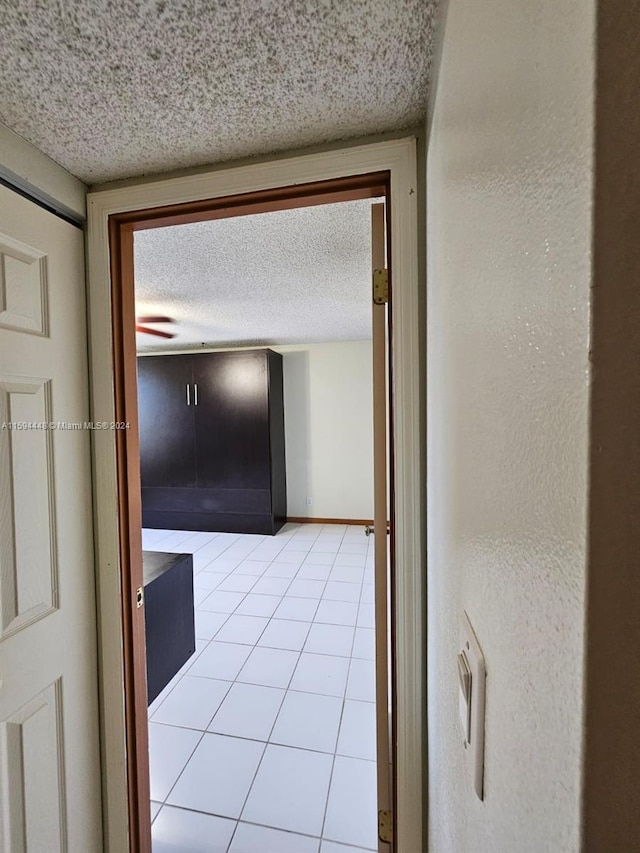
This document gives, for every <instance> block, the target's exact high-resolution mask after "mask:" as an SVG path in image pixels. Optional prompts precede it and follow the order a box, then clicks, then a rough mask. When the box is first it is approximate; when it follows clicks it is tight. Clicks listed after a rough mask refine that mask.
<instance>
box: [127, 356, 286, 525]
mask: <svg viewBox="0 0 640 853" xmlns="http://www.w3.org/2000/svg"><path fill="white" fill-rule="evenodd" d="M138 407H139V422H140V470H141V479H142V522H143V525H144V526H145V527H161V528H168V529H175V530H210V531H227V532H234V533H271V534H273V533H276V532H277V531H278V530H279V529H280V527H282V525H283V524H284V522H285V520H286V500H287V498H286V480H285V454H284V402H283V385H282V356H281V355H279V354H278V353H275V352H273V351H272V350H266V349H263V350H239V351H235V352H234V351H229V352H216V353H198V354H194V355H176V356H173V355H160V356H143V357H140V358H139V359H138Z"/></svg>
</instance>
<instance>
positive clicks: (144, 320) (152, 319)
mask: <svg viewBox="0 0 640 853" xmlns="http://www.w3.org/2000/svg"><path fill="white" fill-rule="evenodd" d="M173 322H174V321H173V318H172V317H136V323H173Z"/></svg>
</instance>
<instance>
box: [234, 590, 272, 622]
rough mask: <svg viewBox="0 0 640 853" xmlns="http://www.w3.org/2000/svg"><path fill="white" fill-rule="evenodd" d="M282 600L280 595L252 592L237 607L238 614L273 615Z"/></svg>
mask: <svg viewBox="0 0 640 853" xmlns="http://www.w3.org/2000/svg"><path fill="white" fill-rule="evenodd" d="M281 600H282V599H281V596H279V595H260V594H259V593H253V592H250V593H249V594H248V595H247V597H246V598H245V599H244V601H242V602H241V603H240V604H239V605H238V606H237V607H236V614H237V615H240V616H273V614H274V613H275V611H276V608H277V607H278V605H279V604H280V601H281Z"/></svg>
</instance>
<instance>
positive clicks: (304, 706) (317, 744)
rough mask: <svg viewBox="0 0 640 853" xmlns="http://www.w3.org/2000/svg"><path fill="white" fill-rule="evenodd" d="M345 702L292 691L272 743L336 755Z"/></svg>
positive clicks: (275, 728)
mask: <svg viewBox="0 0 640 853" xmlns="http://www.w3.org/2000/svg"><path fill="white" fill-rule="evenodd" d="M341 714H342V699H340V698H338V697H336V696H318V695H315V694H313V693H296V691H295V690H288V691H287V695H286V696H285V699H284V702H283V703H282V708H281V709H280V713H279V714H278V719H277V721H276V724H275V726H274V729H273V732H272V734H271V738H270V740H271V742H272V743H278V744H282V745H284V746H297V747H300V748H301V749H314V750H317V751H319V752H328V753H331V754H333V753H334V752H335V749H336V739H337V737H338V729H339V727H340V715H341Z"/></svg>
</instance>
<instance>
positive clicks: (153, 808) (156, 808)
mask: <svg viewBox="0 0 640 853" xmlns="http://www.w3.org/2000/svg"><path fill="white" fill-rule="evenodd" d="M161 808H162V803H156V802H154V801H153V800H151V823H153V821H154V820H155V819H156V816H157V814H158V812H159V811H160V809H161Z"/></svg>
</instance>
